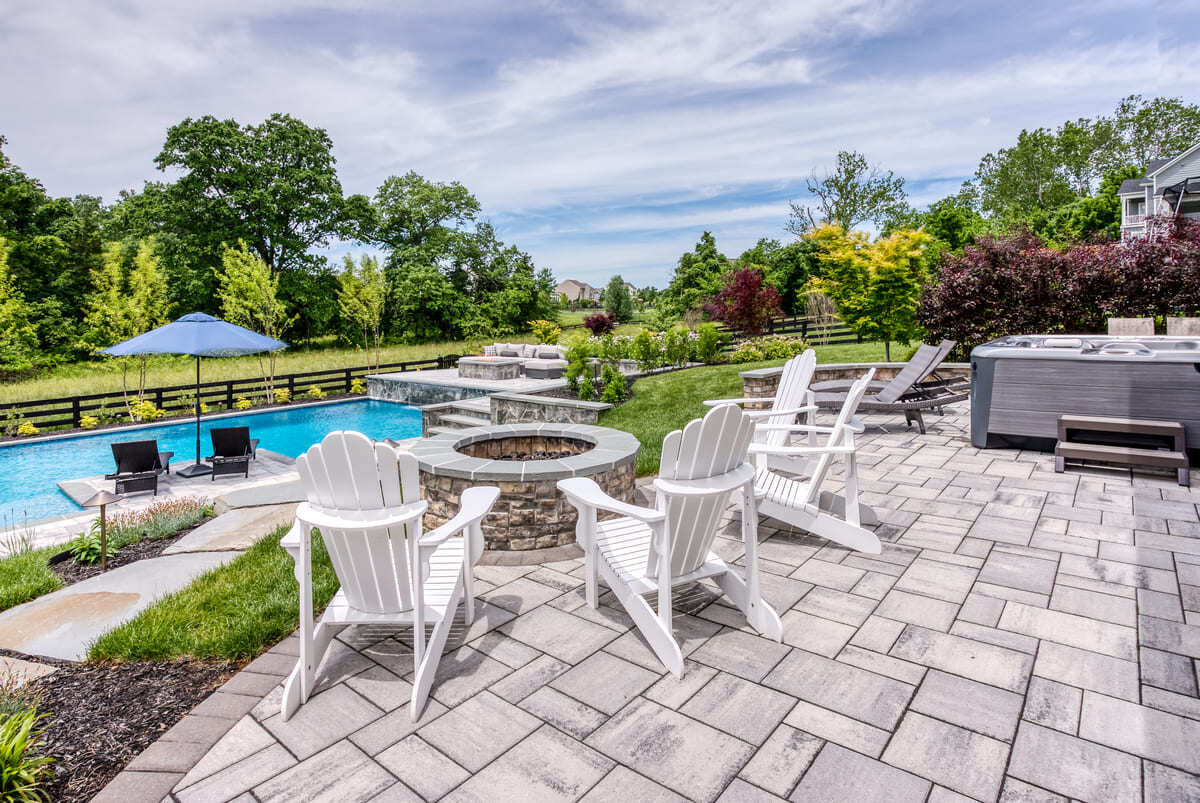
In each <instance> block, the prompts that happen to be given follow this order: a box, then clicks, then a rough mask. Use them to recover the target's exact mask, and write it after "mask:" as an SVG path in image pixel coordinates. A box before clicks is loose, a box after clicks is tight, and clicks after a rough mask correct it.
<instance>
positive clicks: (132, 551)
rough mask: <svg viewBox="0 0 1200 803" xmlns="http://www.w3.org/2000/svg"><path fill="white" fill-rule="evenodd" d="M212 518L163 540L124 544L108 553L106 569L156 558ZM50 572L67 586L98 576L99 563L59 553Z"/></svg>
mask: <svg viewBox="0 0 1200 803" xmlns="http://www.w3.org/2000/svg"><path fill="white" fill-rule="evenodd" d="M212 518H213V517H212V516H206V517H204V518H203V519H201V520H200V521H198V522H196V523H195V524H193V525H192V526H190V527H186V528H184V529H182V530H177V531H176V532H175V533H173V534H172V535H168V536H165V537H163V538H143V539H141V540H140V541H135V542H133V543H131V544H126V545H125V546H123V547H121V549H120V550H119V551H118V552H116V553H110V554H109V556H108V568H109V570H110V571H111V570H113V569H115V568H117V567H118V566H126V565H128V564H130V563H137V562H138V561H139V560H146V559H147V558H157V557H158V556H159V555H161V554H162V553H163V551H164V550H166V548H167V547H169V546H171V544H173V543H175V542H176V541H178V540H179V539H180V538H183V537H184V536H185V535H187V534H188V533H190V532H191V531H192V530H194V529H196V528H197V527H199V526H200V525H202V524H205V523H206V522H209V521H211V520H212ZM49 563H50V570H51V571H53V572H54V573H55V574H57V575H58V576H59V577H61V578H62V581H63V585H64V586H69V585H73V584H75V583H78V582H80V581H82V580H87V579H88V578H91V577H95V576H97V575H98V574H100V564H99V563H92V564H87V563H76V562H75V561H73V560H71V553H70V551H69V550H68V551H63V552H59V553H58V554H57V555H55V556H54V557H52V558H50V561H49Z"/></svg>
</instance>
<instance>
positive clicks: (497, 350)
mask: <svg viewBox="0 0 1200 803" xmlns="http://www.w3.org/2000/svg"><path fill="white" fill-rule="evenodd" d="M483 356H484V358H489V357H494V358H509V359H515V360H519V361H520V366H521V370H522V371H523V373H524V374H525V376H526V377H528V378H529V379H558V378H559V377H561V376H562V374H563V370H564V369H565V368H566V367H567V360H566V355H565V354H564V353H563V350H562V349H561V348H560V347H558V346H553V345H550V344H548V343H541V344H537V343H493V344H492V345H490V346H484V347H483ZM461 364H462V360H459V365H460V366H461ZM459 375H460V376H461V375H462V370H461V367H460V369H459Z"/></svg>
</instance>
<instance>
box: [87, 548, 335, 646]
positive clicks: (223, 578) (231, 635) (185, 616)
mask: <svg viewBox="0 0 1200 803" xmlns="http://www.w3.org/2000/svg"><path fill="white" fill-rule="evenodd" d="M287 529H288V528H287V526H286V525H285V526H283V527H280V528H279V529H278V530H276V531H275V532H274V533H272V534H271V535H269V536H267V537H266V538H264V539H263V540H261V541H259V542H258V543H257V544H255V545H254V546H253V547H251V548H250V549H248V550H247V551H246V553H245V554H244V555H241V556H239V557H238V558H236V559H234V560H233V561H232V562H230V563H227V564H225V565H224V566H220V567H218V568H216V569H213V570H212V571H210V572H207V573H205V574H203V575H201V576H200V577H198V578H196V580H195V581H193V582H192V584H191V585H189V586H188V587H186V588H184V589H182V590H180V591H177V592H175V593H174V594H170V595H168V596H166V597H163V598H162V599H160V600H157V601H156V602H155V603H154V604H153V605H151V606H150V607H149V608H147V609H146V610H144V611H142V612H141V613H140V614H138V615H137V616H135V617H134V618H133V619H130V620H129V621H128V622H125V623H124V624H122V625H120V626H118V627H117V628H116V629H114V630H111V631H109V632H108V633H106V634H104V635H103V636H101V637H100V638H99V639H97V640H96V643H95V644H93V645H92V648H91V650H90V651H89V652H88V659H89V660H93V661H97V660H108V659H113V660H121V661H135V660H155V661H158V660H166V659H170V658H184V657H194V658H230V659H239V658H251V657H253V656H255V655H257V654H258V653H260V652H261V651H262V650H263V649H265V648H267V647H269V646H270V645H272V644H274V643H276V642H278V641H279V640H280V639H282V638H284V637H285V636H287V635H288V634H289V633H291V632H292V631H293V630H295V629H296V627H297V623H298V622H299V616H300V602H299V600H300V592H299V589H298V588H297V586H296V578H295V575H294V574H293V567H294V564H293V563H292V558H291V556H289V555H288V554H287V552H286V551H285V550H284V549H283V548H282V547H281V546H279V539H280V538H282V537H283V535H284V533H286V532H287ZM337 587H338V583H337V577H336V576H335V575H334V573H333V566H332V565H331V564H330V563H329V556H328V554H327V553H326V552H325V548H324V545H323V544H322V543H321V540H320V538H319V537H317V538H314V539H313V598H314V603H315V605H316V608H317V609H318V610H320V609H321V608H324V607H325V605H327V604H328V603H329V600H330V599H332V598H333V595H334V593H335V592H336V591H337Z"/></svg>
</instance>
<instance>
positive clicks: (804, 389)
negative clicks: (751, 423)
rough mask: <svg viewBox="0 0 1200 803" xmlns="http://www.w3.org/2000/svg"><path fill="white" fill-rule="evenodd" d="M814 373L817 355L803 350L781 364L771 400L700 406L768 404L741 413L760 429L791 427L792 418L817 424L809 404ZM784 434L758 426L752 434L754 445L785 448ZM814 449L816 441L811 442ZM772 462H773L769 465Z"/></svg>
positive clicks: (813, 405) (712, 401)
mask: <svg viewBox="0 0 1200 803" xmlns="http://www.w3.org/2000/svg"><path fill="white" fill-rule="evenodd" d="M816 370H817V352H816V351H814V350H813V349H807V350H806V351H805V352H804V353H803V354H800V355H799V356H796V357H793V358H792V359H790V360H788V361H787V362H786V363H784V364H783V373H782V374H780V376H779V385H778V387H777V388H776V390H775V395H774V396H771V397H762V398H755V397H741V398H735V399H710V400H708V401H706V402H704V404H705V405H707V406H709V407H716V406H719V405H722V404H738V405H741V404H768V403H769V404H770V405H771V406H770V407H767V408H765V409H760V410H745V411H743V412H744V413H745V414H746V415H747V416H749V417H750V418H752V419H753V420H755V421H757V422H758V423H759V424H760V425H764V424H765V425H783V424H791V423H793V422H794V421H795V420H796V416H798V415H800V414H801V413H805V414H807V416H806V421H807V422H808V423H809V424H810V425H815V424H816V423H817V420H816V413H817V405H816V402H815V401H813V392H812V391H811V390H810V389H809V385H811V384H812V378H813V373H814V372H815V371H816ZM788 434H789V433H788V432H787V431H786V430H781V429H768V428H765V427H763V426H759V427H758V429H756V430H755V432H754V442H755V443H761V444H765V445H767V446H786V445H787V443H788ZM812 443H813V444H814V445H815V443H816V441H815V440H814V441H812ZM773 462H774V461H773ZM792 462H794V461H788V460H786V459H785V460H782V461H780V466H779V467H780V468H784V469H786V470H791V469H793V466H792V465H790V464H791V463H792Z"/></svg>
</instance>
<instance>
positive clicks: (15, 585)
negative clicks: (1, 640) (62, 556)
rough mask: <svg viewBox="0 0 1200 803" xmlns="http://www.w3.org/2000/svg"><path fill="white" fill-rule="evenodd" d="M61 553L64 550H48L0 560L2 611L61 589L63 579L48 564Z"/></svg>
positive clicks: (0, 602) (37, 550) (53, 548)
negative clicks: (57, 553)
mask: <svg viewBox="0 0 1200 803" xmlns="http://www.w3.org/2000/svg"><path fill="white" fill-rule="evenodd" d="M60 551H62V547H61V546H55V547H46V548H44V549H32V550H29V551H28V552H20V553H18V554H16V555H10V556H8V557H5V558H0V611H6V610H8V609H9V608H11V607H13V606H14V605H20V604H21V603H22V602H28V601H29V600H31V599H34V598H35V597H40V596H42V595H43V594H49V593H50V592H51V591H54V590H55V589H57V588H59V587H61V586H62V579H61V578H59V576H58V575H57V574H55V573H54V571H53V570H52V569H51V568H50V566H49V564H48V563H47V561H48V560H49V559H50V558H51V557H52V556H53V555H54V554H55V553H56V552H60Z"/></svg>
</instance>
